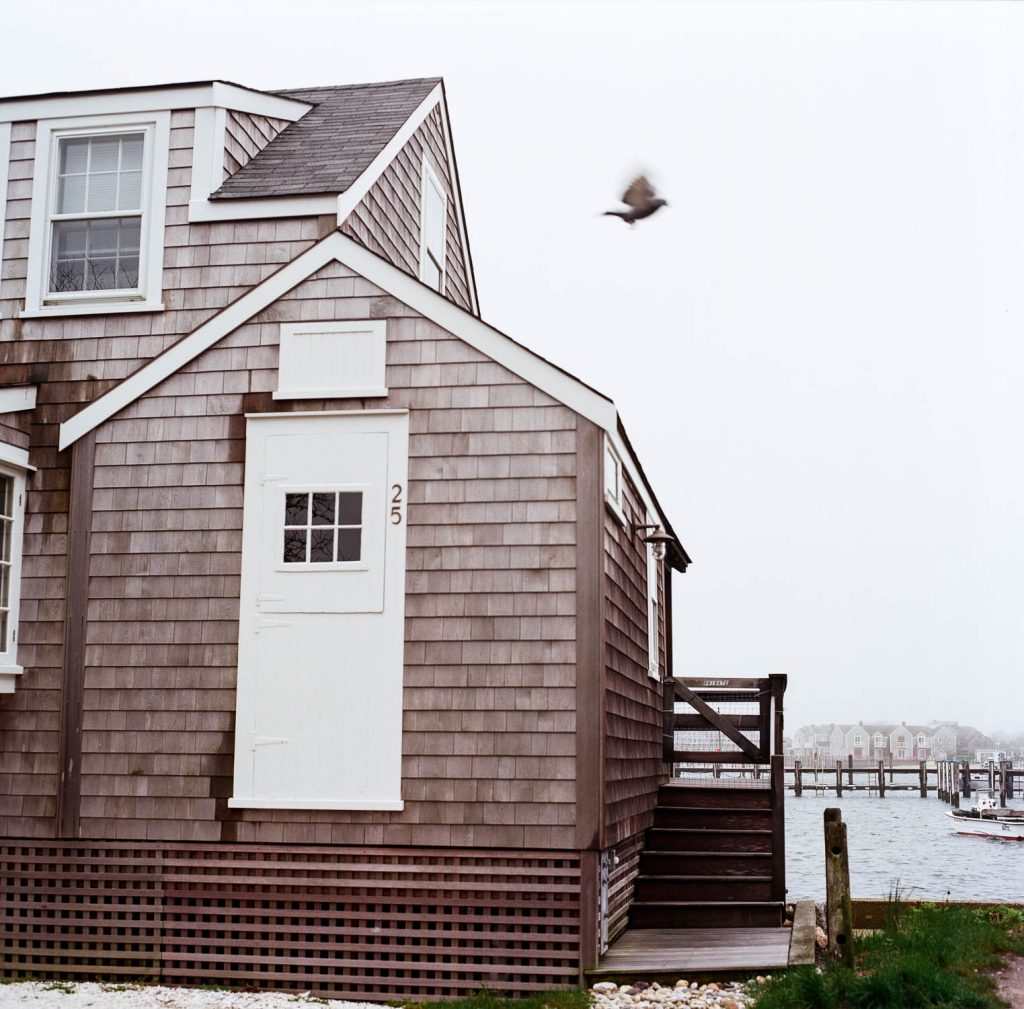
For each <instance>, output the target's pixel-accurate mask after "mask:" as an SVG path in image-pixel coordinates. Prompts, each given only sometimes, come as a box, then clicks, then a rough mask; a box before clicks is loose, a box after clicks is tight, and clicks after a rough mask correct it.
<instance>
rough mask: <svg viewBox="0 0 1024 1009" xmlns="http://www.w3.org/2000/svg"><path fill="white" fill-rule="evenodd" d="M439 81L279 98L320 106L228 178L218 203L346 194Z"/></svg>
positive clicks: (216, 195)
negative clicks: (252, 199) (220, 201)
mask: <svg viewBox="0 0 1024 1009" xmlns="http://www.w3.org/2000/svg"><path fill="white" fill-rule="evenodd" d="M440 83H441V80H440V78H438V77H429V78H420V79H417V80H408V81H389V82H386V83H382V84H354V85H348V86H344V87H326V88H304V89H297V90H288V91H278V92H275V93H276V94H277V95H279V96H280V97H282V98H289V99H292V100H293V101H300V102H306V103H308V104H310V105H312V106H313V107H312V108H311V109H310V110H309V112H307V113H306V114H305V115H304V116H303V117H302V118H301V119H299V120H298V121H297V122H294V123H292V124H291V125H289V126H287V127H286V128H285V129H284V130H282V131H281V132H280V133H279V134H278V135H277V136H276V137H274V139H273V140H271V141H270V142H269V143H268V144H267V145H266V147H264V148H263V149H262V150H261V151H260V152H259V153H258V154H257V155H256V156H255V157H253V158H252V159H251V160H250V161H248V162H247V163H246V164H244V165H243V166H242V167H241V168H240V169H239V170H238V171H237V172H235V174H234V175H232V176H231V177H230V178H228V179H226V180H225V181H224V183H223V184H222V185H221V187H220V188H219V189H218V190H217V191H216V192H215V193H213V194H212V195H211V196H210V199H211V200H235V199H251V198H262V197H271V196H300V195H313V194H322V193H330V194H332V195H337V194H339V193H343V192H345V191H346V190H347V189H348V188H349V187H350V186H351V185H352V184H353V183H354V182H355V181H356V180H357V179H358V178H359V177H360V176H361V175H362V174H363V173H364V172H365V171H366V169H367V168H369V166H370V165H371V164H372V163H373V161H374V159H375V158H376V157H377V155H379V154H380V153H381V151H382V150H384V148H385V147H386V146H387V145H388V142H389V141H390V140H391V139H392V138H393V137H394V136H395V135H396V134H397V133H398V132H399V130H401V128H402V126H403V125H404V124H405V123H406V121H407V120H408V119H409V117H410V116H412V114H413V113H414V112H415V111H416V110H417V108H418V107H419V106H420V104H421V103H422V102H423V101H424V100H425V99H426V98H427V97H428V96H429V95H430V94H431V93H432V92H433V91H434V89H435V88H437V86H438V85H439V84H440Z"/></svg>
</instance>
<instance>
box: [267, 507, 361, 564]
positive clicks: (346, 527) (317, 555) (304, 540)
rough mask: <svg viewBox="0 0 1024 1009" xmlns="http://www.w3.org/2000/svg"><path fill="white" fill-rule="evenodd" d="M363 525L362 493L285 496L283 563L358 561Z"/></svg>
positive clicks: (359, 558)
mask: <svg viewBox="0 0 1024 1009" xmlns="http://www.w3.org/2000/svg"><path fill="white" fill-rule="evenodd" d="M362 525H363V492H362V491H312V492H310V493H304V494H295V493H288V494H285V496H284V549H283V558H284V562H285V563H286V564H309V565H312V564H331V563H336V562H341V563H351V562H353V561H359V560H361V559H362V541H363V529H362Z"/></svg>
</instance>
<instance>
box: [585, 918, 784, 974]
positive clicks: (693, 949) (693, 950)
mask: <svg viewBox="0 0 1024 1009" xmlns="http://www.w3.org/2000/svg"><path fill="white" fill-rule="evenodd" d="M792 934H793V930H792V929H791V928H786V927H783V928H763V927H762V928H641V929H629V930H628V931H627V932H625V933H624V934H623V935H622V936H621V937H620V938H619V939H618V940H617V941H616V942H615V943H614V944H613V945H612V946H611V947H610V948H609V949H608V952H607V953H605V954H604V956H602V957H601V960H600V962H599V963H598V965H597V968H596V969H595V970H592V971H588V972H587V976H588V978H589V980H590V981H591V982H593V981H600V980H615V979H616V978H631V977H632V978H643V979H644V980H653V979H657V978H670V979H671V980H673V981H675V980H677V979H678V978H681V977H685V978H690V977H692V978H693V979H697V978H700V977H705V976H728V975H740V974H757V973H762V972H764V971H771V970H777V969H779V968H781V967H786V966H788V964H789V944H790V939H791V937H792Z"/></svg>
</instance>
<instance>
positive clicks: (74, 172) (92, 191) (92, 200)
mask: <svg viewBox="0 0 1024 1009" xmlns="http://www.w3.org/2000/svg"><path fill="white" fill-rule="evenodd" d="M145 149H146V134H145V132H139V133H100V134H95V135H93V136H77V135H71V136H66V137H58V138H57V163H56V165H55V166H54V167H55V173H54V174H55V176H56V179H55V189H56V192H55V196H54V207H53V212H52V213H51V215H50V222H51V232H50V270H49V286H48V288H47V296H49V295H53V294H70V293H73V292H79V291H116V292H118V293H119V294H128V295H132V294H135V293H137V291H138V288H139V253H140V249H141V239H142V164H143V157H144V153H145Z"/></svg>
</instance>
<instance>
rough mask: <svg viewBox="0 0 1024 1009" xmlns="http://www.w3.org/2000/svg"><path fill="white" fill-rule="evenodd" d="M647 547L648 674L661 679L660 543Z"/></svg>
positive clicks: (648, 544) (647, 544)
mask: <svg viewBox="0 0 1024 1009" xmlns="http://www.w3.org/2000/svg"><path fill="white" fill-rule="evenodd" d="M644 546H645V547H647V675H648V676H650V677H651V679H652V680H660V679H661V648H660V647H659V641H658V566H659V564H660V563H661V561H660V558H659V557H658V553H659V551H658V544H655V543H645V544H644Z"/></svg>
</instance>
